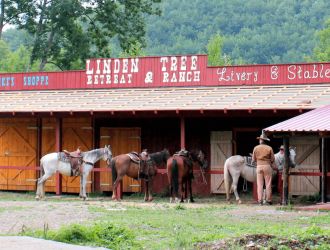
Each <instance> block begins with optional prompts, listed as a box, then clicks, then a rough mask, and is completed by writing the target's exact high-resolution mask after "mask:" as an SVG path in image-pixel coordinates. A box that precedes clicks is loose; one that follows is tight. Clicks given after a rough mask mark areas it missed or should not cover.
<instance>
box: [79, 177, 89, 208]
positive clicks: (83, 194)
mask: <svg viewBox="0 0 330 250" xmlns="http://www.w3.org/2000/svg"><path fill="white" fill-rule="evenodd" d="M87 176H88V174H87V173H85V172H83V173H82V175H81V177H80V180H81V181H82V182H81V183H80V189H81V196H80V197H81V198H83V200H84V201H85V200H87V195H86V184H87Z"/></svg>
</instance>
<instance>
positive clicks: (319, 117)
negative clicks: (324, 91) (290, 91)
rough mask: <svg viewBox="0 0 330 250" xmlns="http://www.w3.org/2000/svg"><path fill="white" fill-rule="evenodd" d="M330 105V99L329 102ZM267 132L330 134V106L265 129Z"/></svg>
mask: <svg viewBox="0 0 330 250" xmlns="http://www.w3.org/2000/svg"><path fill="white" fill-rule="evenodd" d="M328 101H329V103H330V99H329V100H328ZM264 131H265V132H266V133H267V132H271V133H272V132H330V105H327V106H324V107H321V108H317V109H314V110H312V111H309V112H307V113H304V114H302V115H298V116H296V117H293V118H291V119H288V120H286V121H283V122H280V123H277V124H275V125H273V126H270V127H268V128H265V129H264Z"/></svg>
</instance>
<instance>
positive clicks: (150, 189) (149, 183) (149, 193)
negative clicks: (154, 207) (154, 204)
mask: <svg viewBox="0 0 330 250" xmlns="http://www.w3.org/2000/svg"><path fill="white" fill-rule="evenodd" d="M152 185H153V180H152V179H151V180H149V181H148V201H153V199H154V197H152Z"/></svg>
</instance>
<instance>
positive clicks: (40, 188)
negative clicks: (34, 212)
mask: <svg viewBox="0 0 330 250" xmlns="http://www.w3.org/2000/svg"><path fill="white" fill-rule="evenodd" d="M49 177H50V175H48V174H44V175H43V176H42V177H40V178H39V179H38V185H37V192H36V197H35V199H36V200H39V199H42V198H44V197H45V184H46V180H47V179H48V178H49Z"/></svg>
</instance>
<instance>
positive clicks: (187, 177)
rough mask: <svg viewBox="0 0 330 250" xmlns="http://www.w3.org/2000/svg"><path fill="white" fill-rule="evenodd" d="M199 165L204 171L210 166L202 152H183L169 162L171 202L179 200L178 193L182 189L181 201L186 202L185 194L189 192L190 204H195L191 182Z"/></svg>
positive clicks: (168, 173) (176, 154) (168, 175)
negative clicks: (195, 166)
mask: <svg viewBox="0 0 330 250" xmlns="http://www.w3.org/2000/svg"><path fill="white" fill-rule="evenodd" d="M196 163H197V164H199V166H200V167H201V168H202V170H204V169H206V168H207V166H208V163H207V160H206V158H205V154H204V153H203V151H202V150H192V151H186V150H181V151H179V152H177V153H175V154H174V155H173V156H172V157H170V158H169V159H168V160H167V177H168V182H169V185H170V196H171V198H170V202H174V201H176V200H178V198H177V197H178V191H179V188H180V189H181V200H180V202H184V198H185V193H187V192H188V191H189V194H190V198H189V200H190V202H194V199H193V196H192V186H191V181H192V179H193V177H194V175H193V167H194V165H195V164H196Z"/></svg>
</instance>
